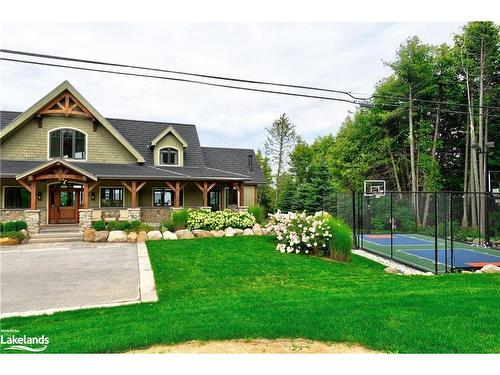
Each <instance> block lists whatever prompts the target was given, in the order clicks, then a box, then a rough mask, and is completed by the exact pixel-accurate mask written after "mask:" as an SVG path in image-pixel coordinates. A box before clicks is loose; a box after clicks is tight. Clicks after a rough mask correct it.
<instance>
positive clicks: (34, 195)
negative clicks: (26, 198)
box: [30, 177, 37, 210]
mask: <svg viewBox="0 0 500 375" xmlns="http://www.w3.org/2000/svg"><path fill="white" fill-rule="evenodd" d="M30 187H31V209H32V210H36V199H37V192H36V178H35V177H33V179H32V180H31V184H30Z"/></svg>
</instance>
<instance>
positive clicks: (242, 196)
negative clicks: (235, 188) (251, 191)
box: [239, 181, 245, 206]
mask: <svg viewBox="0 0 500 375" xmlns="http://www.w3.org/2000/svg"><path fill="white" fill-rule="evenodd" d="M239 191H240V204H239V205H240V206H244V205H245V184H244V182H243V181H241V182H240V184H239Z"/></svg>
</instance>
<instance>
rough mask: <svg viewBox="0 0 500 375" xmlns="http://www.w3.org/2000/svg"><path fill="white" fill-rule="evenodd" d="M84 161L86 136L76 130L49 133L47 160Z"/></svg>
mask: <svg viewBox="0 0 500 375" xmlns="http://www.w3.org/2000/svg"><path fill="white" fill-rule="evenodd" d="M52 158H63V159H75V160H85V159H86V158H87V135H86V134H85V133H83V132H81V131H78V130H76V129H70V128H64V129H55V130H52V131H51V132H49V159H52Z"/></svg>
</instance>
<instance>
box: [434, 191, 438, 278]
mask: <svg viewBox="0 0 500 375" xmlns="http://www.w3.org/2000/svg"><path fill="white" fill-rule="evenodd" d="M437 220H438V212H437V192H436V191H435V192H434V270H435V273H436V275H437V274H438V223H437Z"/></svg>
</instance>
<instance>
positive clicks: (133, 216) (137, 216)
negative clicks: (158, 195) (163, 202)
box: [127, 208, 141, 221]
mask: <svg viewBox="0 0 500 375" xmlns="http://www.w3.org/2000/svg"><path fill="white" fill-rule="evenodd" d="M127 211H128V220H129V221H133V220H141V209H140V208H127Z"/></svg>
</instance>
